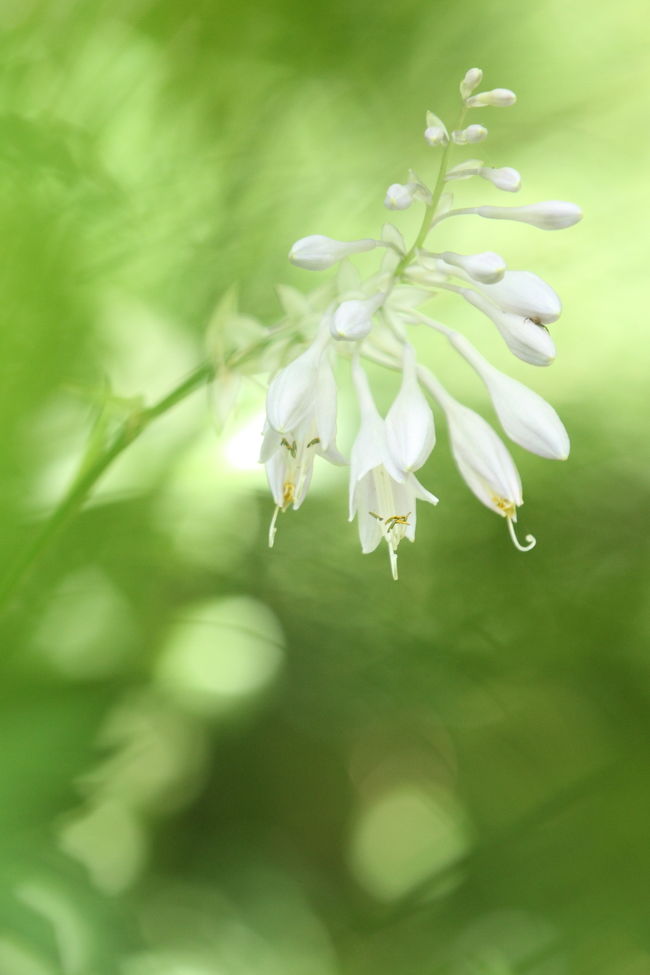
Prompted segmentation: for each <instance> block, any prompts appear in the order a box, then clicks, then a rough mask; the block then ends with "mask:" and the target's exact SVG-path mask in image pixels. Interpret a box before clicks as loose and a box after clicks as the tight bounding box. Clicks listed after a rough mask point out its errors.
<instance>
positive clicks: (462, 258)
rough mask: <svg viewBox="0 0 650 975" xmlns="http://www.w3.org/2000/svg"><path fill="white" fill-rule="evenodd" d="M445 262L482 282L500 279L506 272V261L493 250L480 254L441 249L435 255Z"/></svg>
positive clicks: (493, 281) (492, 282) (488, 282)
mask: <svg viewBox="0 0 650 975" xmlns="http://www.w3.org/2000/svg"><path fill="white" fill-rule="evenodd" d="M436 256H439V257H440V258H441V260H443V261H444V262H445V263H446V264H451V266H452V267H457V268H460V269H461V270H462V271H464V272H465V273H466V274H467V275H469V277H470V278H471V279H472V280H473V281H479V282H481V283H482V284H494V283H495V282H496V281H500V280H501V278H502V277H503V275H504V274H505V272H506V262H505V261H504V259H503V258H502V257H501V255H500V254H495V253H494V251H483V253H481V254H466V255H465V254H456V253H455V252H454V251H443V253H442V254H439V255H436Z"/></svg>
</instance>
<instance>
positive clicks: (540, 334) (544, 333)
mask: <svg viewBox="0 0 650 975" xmlns="http://www.w3.org/2000/svg"><path fill="white" fill-rule="evenodd" d="M461 294H462V295H463V297H464V298H465V299H466V301H469V303H470V304H471V305H474V307H475V308H478V309H479V310H480V311H482V312H483V314H485V315H487V316H488V318H489V319H491V321H493V322H494V324H495V325H496V327H497V329H498V330H499V333H500V334H501V337H502V338H503V340H504V342H505V343H506V345H507V346H508V348H509V349H510V351H511V352H512V354H513V355H516V356H517V358H518V359H523V361H524V362H529V363H530V364H531V365H533V366H550V364H551V363H552V362H553V360H554V359H555V345H554V343H553V339H552V338H551V336H550V335H549V333H548V330H547V329H546V328H545V326H544V325H538V324H536V322H534V321H532V319H530V318H524V317H523V316H522V315H515V314H513V313H512V312H509V311H502V309H501V308H498V307H497V306H496V305H495V304H493V303H492V302H491V301H489V300H488V299H487V298H485V297H484V296H483V295H481V294H478V292H476V291H472V290H471V289H470V288H462V289H461Z"/></svg>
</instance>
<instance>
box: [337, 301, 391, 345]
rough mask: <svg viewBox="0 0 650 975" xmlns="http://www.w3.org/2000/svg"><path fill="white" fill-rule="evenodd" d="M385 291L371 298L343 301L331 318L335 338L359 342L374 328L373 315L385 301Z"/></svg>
mask: <svg viewBox="0 0 650 975" xmlns="http://www.w3.org/2000/svg"><path fill="white" fill-rule="evenodd" d="M385 297H386V296H385V295H384V294H383V293H380V294H376V295H373V296H372V297H371V298H350V299H349V300H348V301H342V302H341V304H340V305H339V306H338V308H337V309H336V311H335V312H334V315H333V316H332V317H331V319H330V332H331V334H332V336H333V338H335V339H338V340H341V339H345V340H347V341H348V342H359V341H360V340H361V339H364V338H365V337H366V335H369V333H370V332H371V330H372V316H373V315H374V314H375V312H376V311H378V310H379V308H381V306H382V304H383V303H384V299H385Z"/></svg>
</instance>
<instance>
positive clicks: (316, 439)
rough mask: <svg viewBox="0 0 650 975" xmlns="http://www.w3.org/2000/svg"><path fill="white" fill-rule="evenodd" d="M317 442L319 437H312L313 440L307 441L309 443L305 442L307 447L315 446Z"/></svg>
mask: <svg viewBox="0 0 650 975" xmlns="http://www.w3.org/2000/svg"><path fill="white" fill-rule="evenodd" d="M317 443H320V437H314V439H313V440H310V441H309V443H308V444H307V446H308V447H314V446H316V444H317Z"/></svg>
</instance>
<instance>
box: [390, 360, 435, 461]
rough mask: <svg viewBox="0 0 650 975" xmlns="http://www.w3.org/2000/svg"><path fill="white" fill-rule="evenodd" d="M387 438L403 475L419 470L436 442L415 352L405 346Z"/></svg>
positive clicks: (431, 415) (431, 414)
mask: <svg viewBox="0 0 650 975" xmlns="http://www.w3.org/2000/svg"><path fill="white" fill-rule="evenodd" d="M386 435H387V438H388V447H389V450H390V452H391V454H392V456H393V459H394V460H395V463H396V464H397V465H398V467H399V468H400V469H401V470H402V471H404V472H405V473H406V472H408V471H417V470H418V468H420V467H422V465H423V464H424V462H425V461H426V459H427V457H428V456H429V454H430V453H431V451H432V450H433V446H434V444H435V442H436V435H435V429H434V423H433V413H432V412H431V407H430V406H429V403H428V402H427V399H426V397H425V396H424V394H423V392H422V390H421V389H420V387H419V385H418V380H417V375H416V360H415V350H414V349H413V346H411V345H408V344H407V345H405V346H404V371H403V374H402V385H401V388H400V391H399V393H398V394H397V396H396V397H395V400H394V401H393V405H392V406H391V408H390V409H389V411H388V414H387V416H386Z"/></svg>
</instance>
